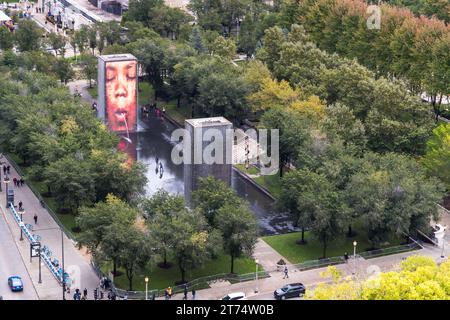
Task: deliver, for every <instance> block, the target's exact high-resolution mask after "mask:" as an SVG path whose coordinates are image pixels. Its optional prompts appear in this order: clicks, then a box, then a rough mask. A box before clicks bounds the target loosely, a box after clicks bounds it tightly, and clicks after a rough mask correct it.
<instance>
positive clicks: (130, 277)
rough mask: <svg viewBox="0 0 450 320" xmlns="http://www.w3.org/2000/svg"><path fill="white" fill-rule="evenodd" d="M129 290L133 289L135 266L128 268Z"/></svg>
mask: <svg viewBox="0 0 450 320" xmlns="http://www.w3.org/2000/svg"><path fill="white" fill-rule="evenodd" d="M127 278H128V290H129V291H133V267H131V268H130V269H129V270H127Z"/></svg>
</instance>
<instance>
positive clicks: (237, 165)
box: [234, 164, 259, 174]
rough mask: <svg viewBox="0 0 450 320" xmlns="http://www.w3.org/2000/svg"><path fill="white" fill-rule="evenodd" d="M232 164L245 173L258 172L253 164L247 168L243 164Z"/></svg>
mask: <svg viewBox="0 0 450 320" xmlns="http://www.w3.org/2000/svg"><path fill="white" fill-rule="evenodd" d="M234 166H235V167H236V168H238V169H239V170H240V171H242V172H244V173H246V174H259V170H258V168H256V167H254V166H249V167H248V169H246V168H245V164H236V165H234Z"/></svg>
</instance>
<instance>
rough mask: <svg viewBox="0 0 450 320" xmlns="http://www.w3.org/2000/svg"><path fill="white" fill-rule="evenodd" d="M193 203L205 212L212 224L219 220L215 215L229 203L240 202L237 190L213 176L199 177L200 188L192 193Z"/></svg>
mask: <svg viewBox="0 0 450 320" xmlns="http://www.w3.org/2000/svg"><path fill="white" fill-rule="evenodd" d="M192 200H193V205H194V207H195V208H196V209H198V210H199V211H200V212H202V213H203V215H204V216H205V217H206V219H207V221H208V223H209V224H210V225H214V223H215V222H216V221H217V220H216V219H215V216H216V215H217V212H218V210H219V209H220V208H222V207H223V206H225V204H227V203H239V198H238V195H237V194H236V192H235V191H234V190H233V189H231V188H230V187H229V186H227V185H226V184H225V182H223V181H222V180H219V179H215V178H214V177H212V176H209V177H207V178H199V179H198V188H197V190H195V191H194V192H193V193H192Z"/></svg>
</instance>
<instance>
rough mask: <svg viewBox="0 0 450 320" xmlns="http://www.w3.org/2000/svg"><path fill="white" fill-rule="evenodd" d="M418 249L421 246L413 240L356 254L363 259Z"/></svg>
mask: <svg viewBox="0 0 450 320" xmlns="http://www.w3.org/2000/svg"><path fill="white" fill-rule="evenodd" d="M419 249H422V247H421V246H420V245H419V244H418V243H417V242H413V243H409V244H404V245H400V246H395V247H390V248H384V249H376V250H371V251H363V252H358V255H359V256H361V257H363V258H364V259H372V258H377V257H381V256H387V255H391V254H397V253H402V252H408V251H412V250H419Z"/></svg>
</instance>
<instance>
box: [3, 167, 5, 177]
mask: <svg viewBox="0 0 450 320" xmlns="http://www.w3.org/2000/svg"><path fill="white" fill-rule="evenodd" d="M3 175H5V176H6V166H3Z"/></svg>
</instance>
